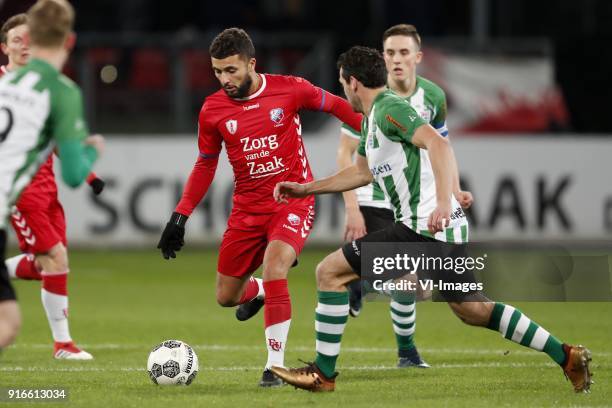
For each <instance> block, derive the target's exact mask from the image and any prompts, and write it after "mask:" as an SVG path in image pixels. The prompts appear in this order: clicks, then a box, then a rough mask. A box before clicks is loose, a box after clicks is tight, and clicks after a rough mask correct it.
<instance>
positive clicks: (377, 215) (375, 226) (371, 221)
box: [359, 206, 395, 232]
mask: <svg viewBox="0 0 612 408" xmlns="http://www.w3.org/2000/svg"><path fill="white" fill-rule="evenodd" d="M359 210H360V211H361V214H362V215H363V219H364V221H365V225H366V230H367V231H368V232H374V231H380V230H381V229H385V228H387V227H388V226H389V225H392V224H393V223H395V217H394V216H393V211H391V210H389V209H388V208H378V207H367V206H359Z"/></svg>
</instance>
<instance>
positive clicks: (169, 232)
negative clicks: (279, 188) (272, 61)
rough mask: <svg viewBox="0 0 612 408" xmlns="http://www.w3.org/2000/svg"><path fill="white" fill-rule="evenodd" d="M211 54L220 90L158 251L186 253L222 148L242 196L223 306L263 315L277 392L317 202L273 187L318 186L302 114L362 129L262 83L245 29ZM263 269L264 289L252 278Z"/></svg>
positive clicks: (297, 81)
mask: <svg viewBox="0 0 612 408" xmlns="http://www.w3.org/2000/svg"><path fill="white" fill-rule="evenodd" d="M209 52H210V55H211V60H212V67H213V70H214V73H215V76H216V77H217V79H218V80H219V82H220V84H221V89H220V90H219V91H217V92H216V93H214V94H212V95H210V96H209V97H207V98H206V100H205V102H204V105H203V106H202V109H201V111H200V116H199V131H198V148H199V157H198V159H197V161H196V163H195V166H194V168H193V170H192V172H191V175H190V177H189V180H188V181H187V185H186V187H185V191H184V192H183V195H182V198H181V200H180V202H179V203H178V205H177V207H176V209H175V211H174V213H173V214H172V217H171V219H170V221H169V222H168V224H167V225H166V228H165V230H164V232H163V234H162V237H161V240H160V242H159V245H158V248H160V249H161V250H162V254H163V256H164V258H166V259H169V258H174V257H175V256H176V254H175V251H178V250H180V248H181V247H182V246H183V244H184V240H183V237H184V232H185V228H184V227H185V222H186V220H187V217H189V215H190V214H191V213H192V211H193V209H194V208H195V207H196V206H197V205H198V203H199V202H200V200H201V199H202V198H203V197H204V195H205V194H206V191H207V190H208V187H209V185H210V183H211V182H212V179H213V177H214V174H215V170H216V168H217V162H218V157H219V153H220V151H221V145H222V144H223V143H224V144H225V148H226V150H227V155H228V158H229V161H230V163H231V165H232V167H233V170H234V180H235V181H234V182H235V190H234V197H233V209H232V213H231V215H230V218H229V220H228V224H227V229H226V231H225V234H224V236H223V241H222V243H221V248H220V250H219V259H218V266H217V288H216V292H217V302H218V303H219V304H220V305H221V306H225V307H231V306H236V305H241V306H240V307H239V308H238V309H237V312H236V317H237V318H238V319H239V320H246V319H248V318H250V317H251V316H253V315H254V314H255V313H257V311H258V310H259V309H260V308H261V307H262V306H263V307H264V321H265V335H266V346H267V349H268V361H267V363H266V366H265V369H264V373H263V377H262V380H261V382H260V386H264V387H266V386H267V387H269V386H278V385H282V381H281V380H280V379H278V378H277V377H275V376H274V374H273V373H272V372H271V371H269V368H270V367H271V366H273V365H281V366H283V364H284V351H285V343H286V341H287V334H288V332H289V325H290V322H291V302H290V299H289V291H288V288H287V274H288V272H289V268H290V267H291V266H292V265H294V264H295V263H296V260H297V256H298V255H299V254H300V252H301V250H302V248H303V246H304V243H305V241H306V238H307V237H308V235H309V234H310V229H311V227H312V222H313V220H314V200H313V199H312V197H308V198H305V199H296V200H290V201H289V203H288V204H287V205H279V204H277V203H275V202H274V198H273V196H272V193H273V190H274V186H275V185H276V183H277V182H280V181H285V180H287V181H288V180H291V181H296V182H308V181H310V180H312V173H311V171H310V166H309V164H308V158H307V156H306V151H305V149H304V144H303V142H302V138H301V133H302V127H301V123H300V118H299V114H298V113H299V111H301V110H303V109H306V110H313V111H324V112H328V113H331V114H333V115H334V116H336V117H337V118H339V119H340V120H341V121H343V122H346V123H347V124H350V125H351V126H356V128H357V129H359V128H360V127H361V115H359V114H356V113H354V112H353V110H352V109H351V106H350V104H349V103H348V102H347V101H345V100H344V99H342V98H339V97H337V96H335V95H333V94H331V93H329V92H326V91H325V90H323V89H321V88H319V87H316V86H314V85H312V84H311V83H310V82H308V81H307V80H305V79H302V78H298V77H293V76H283V75H270V74H261V73H257V72H256V70H255V64H256V61H255V48H254V46H253V43H252V41H251V39H250V37H249V35H248V34H247V33H246V32H245V31H244V30H242V29H239V28H229V29H226V30H224V31H223V32H221V33H220V34H219V35H217V37H216V38H215V39H214V40H213V42H212V44H211V46H210V49H209ZM262 264H263V280H261V279H256V278H253V277H252V276H251V275H252V274H253V272H255V270H256V269H257V268H259V266H260V265H262Z"/></svg>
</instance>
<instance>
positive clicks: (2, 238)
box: [0, 229, 17, 302]
mask: <svg viewBox="0 0 612 408" xmlns="http://www.w3.org/2000/svg"><path fill="white" fill-rule="evenodd" d="M5 251H6V231H4V230H2V229H0V302H2V301H5V300H16V299H17V298H16V296H15V290H14V289H13V285H11V281H10V280H9V276H8V271H7V270H6V265H5V264H4V256H5Z"/></svg>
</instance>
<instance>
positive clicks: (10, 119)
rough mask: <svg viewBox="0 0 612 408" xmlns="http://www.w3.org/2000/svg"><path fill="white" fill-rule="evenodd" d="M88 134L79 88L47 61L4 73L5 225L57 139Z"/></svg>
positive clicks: (0, 170) (1, 220)
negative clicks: (15, 204) (11, 211)
mask: <svg viewBox="0 0 612 408" xmlns="http://www.w3.org/2000/svg"><path fill="white" fill-rule="evenodd" d="M87 133H88V131H87V126H86V124H85V121H84V119H83V105H82V101H81V92H80V90H79V88H78V87H77V86H76V85H75V84H74V83H73V82H72V81H71V80H70V79H68V78H67V77H65V76H64V75H62V74H61V73H60V72H58V71H57V70H56V69H55V68H54V67H53V66H51V65H50V64H48V63H47V62H45V61H42V60H39V59H32V60H31V61H30V63H29V64H28V65H27V66H25V67H23V68H22V69H19V70H17V71H15V72H10V73H7V74H6V75H4V76H3V77H2V78H0V228H3V227H4V226H5V223H6V219H7V217H8V215H9V212H10V208H11V207H12V205H13V204H14V203H15V202H16V201H17V198H18V197H19V194H20V193H21V191H22V190H23V189H24V188H25V187H26V186H27V185H28V183H29V182H30V180H31V179H32V177H33V176H34V174H36V171H37V170H38V168H39V167H40V165H41V164H42V163H43V162H44V161H45V160H46V159H47V157H48V156H49V154H50V153H51V152H52V151H53V149H54V147H55V144H56V142H62V141H63V140H69V139H76V140H82V139H84V138H85V137H86V136H87ZM90 155H91V158H92V159H93V160H95V152H94V153H90Z"/></svg>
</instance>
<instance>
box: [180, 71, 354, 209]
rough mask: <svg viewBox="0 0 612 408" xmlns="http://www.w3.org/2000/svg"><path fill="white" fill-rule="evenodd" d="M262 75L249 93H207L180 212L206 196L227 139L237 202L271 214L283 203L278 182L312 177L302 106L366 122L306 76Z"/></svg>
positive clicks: (346, 119)
mask: <svg viewBox="0 0 612 408" xmlns="http://www.w3.org/2000/svg"><path fill="white" fill-rule="evenodd" d="M260 77H261V86H260V88H259V89H258V90H257V91H256V92H255V93H253V94H252V95H249V96H248V97H246V98H242V99H233V98H230V97H229V96H227V94H226V93H225V91H224V90H222V89H221V90H219V91H217V92H215V93H214V94H212V95H211V96H209V97H208V98H206V100H205V102H204V105H203V106H202V110H201V111H200V116H199V131H198V147H199V151H200V158H199V159H198V162H197V163H196V166H195V168H194V170H193V172H192V175H191V177H190V179H189V181H188V183H187V186H186V188H185V192H184V194H183V197H182V199H181V202H180V203H179V205H178V206H177V208H176V211H177V212H179V213H181V214H184V215H190V214H191V212H192V211H193V209H194V208H195V206H196V205H197V204H198V203H199V201H200V200H201V199H202V197H203V195H204V194H205V192H206V190H207V188H208V185H209V184H210V180H212V174H214V167H216V158H217V157H218V156H219V153H220V151H221V146H222V144H223V143H225V148H226V150H227V155H228V158H229V161H230V164H231V165H232V168H233V170H234V183H235V189H234V207H235V208H239V209H242V210H245V211H247V212H252V213H272V212H275V211H276V210H277V209H278V206H279V205H278V204H277V203H276V202H275V201H274V198H273V196H272V192H273V190H274V187H275V186H276V184H277V183H278V182H280V181H294V182H298V183H305V182H309V181H311V180H312V173H311V171H310V166H309V164H308V159H307V157H306V151H305V148H304V143H303V142H302V137H301V134H302V127H301V123H300V117H299V112H300V110H302V109H307V110H314V111H317V110H318V111H325V112H329V113H332V114H334V115H335V116H336V117H338V118H339V119H340V120H342V121H343V122H346V123H352V124H353V125H354V126H356V127H357V129H359V128H360V126H361V115H360V114H357V113H355V112H353V110H352V109H351V107H350V105H349V104H348V102H346V101H345V100H344V99H342V98H339V97H337V96H335V95H333V94H331V93H329V92H327V91H324V90H323V89H321V88H319V87H316V86H314V85H312V84H311V83H310V82H308V81H307V80H305V79H303V78H299V77H293V76H283V75H270V74H260ZM351 126H352V125H351ZM211 159H212V160H211ZM206 162H212V163H213V165H214V167H213V168H212V169H211V167H212V166H211V165H209V164H207V163H206Z"/></svg>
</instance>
